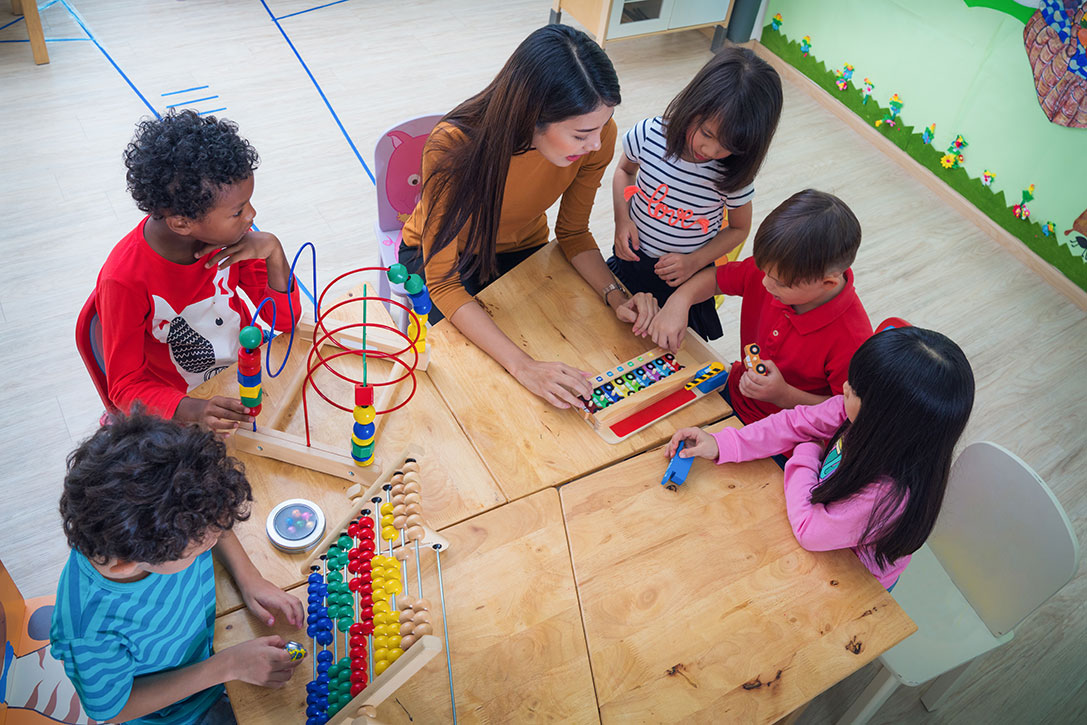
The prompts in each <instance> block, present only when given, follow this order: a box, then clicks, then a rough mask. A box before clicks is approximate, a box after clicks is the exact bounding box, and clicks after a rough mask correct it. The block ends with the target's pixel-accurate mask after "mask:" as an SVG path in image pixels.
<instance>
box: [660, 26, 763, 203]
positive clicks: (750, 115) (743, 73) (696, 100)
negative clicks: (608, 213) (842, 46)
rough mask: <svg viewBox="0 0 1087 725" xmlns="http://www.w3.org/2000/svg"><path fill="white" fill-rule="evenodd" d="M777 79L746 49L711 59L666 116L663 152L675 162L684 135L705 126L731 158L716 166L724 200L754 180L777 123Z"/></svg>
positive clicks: (727, 50) (684, 142)
mask: <svg viewBox="0 0 1087 725" xmlns="http://www.w3.org/2000/svg"><path fill="white" fill-rule="evenodd" d="M781 106H782V96H781V78H779V77H778V74H777V71H776V70H774V69H773V68H772V67H771V66H770V64H769V63H767V62H766V61H765V60H763V59H762V58H760V57H759V56H757V55H755V53H754V52H753V51H751V50H748V49H747V48H741V47H738V46H730V47H728V48H725V49H723V50H722V51H721V52H719V53H718V54H717V55H715V56H713V57H712V58H710V61H709V62H708V63H706V65H704V66H702V70H700V71H698V74H697V75H696V76H695V77H694V78H693V79H692V80H691V82H690V83H688V84H687V87H686V88H684V89H683V90H682V91H680V93H679V95H678V96H676V97H675V98H673V99H672V102H671V103H669V104H668V108H667V109H666V110H665V112H664V121H665V126H666V128H665V138H666V142H665V152H666V153H667V155H668V156H669V157H671V158H679V156H680V154H682V153H683V152H684V151H685V150H686V148H687V133H688V131H689V130H690V129H691V127H692V126H694V125H695V124H699V123H702V122H703V121H706V122H709V123H711V124H714V126H715V127H716V128H717V129H718V130H717V140H718V142H719V143H720V144H721V145H722V146H724V147H725V148H726V149H727V150H728V151H730V152H731V154H732V155H731V156H728V157H726V158H724V159H721V160H719V161H717V162H716V167H717V173H718V175H719V178H718V180H717V182H716V185H717V189H718V191H720V192H721V193H722V194H727V193H729V192H731V191H736V190H737V189H741V188H743V187H745V186H747V185H748V184H750V183H751V182H753V181H754V180H755V175H756V174H757V173H758V172H759V167H760V166H762V162H763V159H765V158H766V151H767V149H769V148H770V141H771V139H773V138H774V131H776V130H777V126H778V119H780V118H781Z"/></svg>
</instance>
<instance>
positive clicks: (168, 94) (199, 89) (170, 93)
mask: <svg viewBox="0 0 1087 725" xmlns="http://www.w3.org/2000/svg"><path fill="white" fill-rule="evenodd" d="M210 87H211V86H193V87H192V88H185V89H184V90H180V91H170V92H169V93H160V94H159V95H160V96H163V97H166V96H176V95H177V94H178V93H188V92H189V91H202V90H204V89H205V88H210Z"/></svg>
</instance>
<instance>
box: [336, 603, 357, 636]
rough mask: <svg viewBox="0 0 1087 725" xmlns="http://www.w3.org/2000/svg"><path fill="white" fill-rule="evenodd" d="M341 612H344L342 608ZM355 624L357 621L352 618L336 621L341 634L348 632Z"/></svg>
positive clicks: (341, 618) (342, 618)
mask: <svg viewBox="0 0 1087 725" xmlns="http://www.w3.org/2000/svg"><path fill="white" fill-rule="evenodd" d="M340 611H341V612H342V611H343V609H342V608H341V609H340ZM354 623H355V621H354V620H353V619H351V617H340V618H339V619H338V620H336V629H338V630H340V631H341V632H346V631H347V630H349V629H351V625H352V624H354Z"/></svg>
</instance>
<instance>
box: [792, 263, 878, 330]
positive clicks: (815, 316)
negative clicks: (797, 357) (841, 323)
mask: <svg viewBox="0 0 1087 725" xmlns="http://www.w3.org/2000/svg"><path fill="white" fill-rule="evenodd" d="M856 300H857V290H856V289H854V287H853V270H852V269H847V270H846V271H845V286H844V287H843V288H842V291H841V292H839V293H838V294H836V295H835V296H834V299H832V300H830V301H829V302H825V303H823V304H821V305H819V306H818V307H816V308H815V309H814V310H809V311H808V312H805V313H804V314H802V315H801V314H797V313H796V311H795V310H793V308H792V307H791V306H789V305H786V304H782V303H781V302H779V301H778V300H776V299H773V298H771V304H773V305H774V306H775V307H780V308H782V309H783V311H784V312H785V316H786V317H788V318H789V321H790V322H791V323H792V325H793V327H795V328H796V331H797V332H799V333H800V334H801V335H810V334H811V333H813V332H815V331H816V330H819V329H822V328H824V327H826V326H827V325H829V324H831V323H832V322H835V321H836V320H837V319H838V318H839V317H841V316H842V314H843V313H844V312H845V311H846V310H848V309H850V308H852V307H853V305H855V304H856Z"/></svg>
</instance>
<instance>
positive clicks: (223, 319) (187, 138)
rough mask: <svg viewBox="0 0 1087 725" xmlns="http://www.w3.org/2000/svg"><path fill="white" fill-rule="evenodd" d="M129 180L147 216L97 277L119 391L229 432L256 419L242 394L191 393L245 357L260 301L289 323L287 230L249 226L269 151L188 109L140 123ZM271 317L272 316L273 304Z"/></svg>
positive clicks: (119, 402)
mask: <svg viewBox="0 0 1087 725" xmlns="http://www.w3.org/2000/svg"><path fill="white" fill-rule="evenodd" d="M124 159H125V166H127V168H128V174H127V179H128V190H129V192H130V193H131V194H132V197H133V198H134V199H135V200H136V205H137V206H138V207H139V208H140V209H141V210H142V211H144V212H146V213H147V216H146V217H144V218H143V220H141V221H140V223H139V224H137V225H136V228H135V229H133V230H132V231H131V232H129V234H128V235H127V236H126V237H125V238H124V239H122V240H121V242H120V243H119V244H118V245H117V246H116V247H114V249H113V251H112V252H111V253H110V255H109V258H108V259H107V260H106V263H105V265H103V267H102V271H101V272H100V273H99V275H98V284H97V286H96V288H95V296H96V304H97V307H98V316H99V318H100V319H101V322H102V347H103V356H104V361H105V369H106V383H107V387H108V390H109V397H110V400H111V401H112V402H113V403H114V405H116V406H117V407H118V408H120V409H121V410H124V411H127V410H129V409H131V407H132V404H133V403H134V402H136V401H137V400H138V401H140V402H141V403H143V405H144V407H145V409H146V410H148V411H150V412H153V413H156V414H157V415H161V416H163V417H166V418H171V417H172V418H174V419H175V420H178V421H181V422H186V423H188V422H193V423H196V422H198V423H202V424H204V425H207V426H209V427H211V428H212V429H213V430H216V431H219V432H223V433H229V432H230V431H231V430H233V429H234V428H237V427H238V425H239V424H240V423H251V422H252V421H253V418H252V416H251V415H250V413H251V410H250V409H249V408H246V407H245V406H244V405H242V403H241V401H240V400H237V399H231V398H226V397H222V396H216V397H213V398H211V399H210V400H199V399H196V398H190V397H187V396H186V395H185V394H186V393H187V392H189V391H190V390H192V389H193V388H195V387H196V386H198V385H200V384H201V383H203V382H204V381H205V380H208V379H209V378H211V377H212V376H214V375H216V374H218V373H219V372H220V371H222V370H223V369H224V368H226V367H227V366H229V365H231V364H232V363H233V362H235V361H236V360H237V353H238V331H239V330H240V329H241V328H242V327H243V326H245V325H248V324H250V313H249V308H248V307H247V306H246V304H245V302H244V301H243V300H242V299H241V297H240V296H239V295H238V288H239V287H240V288H241V289H242V290H243V291H244V292H245V293H246V295H247V296H248V297H249V299H250V300H251V301H252V302H254V303H255V302H258V301H260V300H261V299H263V298H264V297H269V296H270V297H271V298H272V299H273V300H274V301H275V305H276V310H277V315H276V318H275V323H276V325H275V326H276V328H278V329H280V330H284V331H286V330H289V329H290V320H291V316H290V313H289V311H288V309H287V306H288V305H290V306H291V307H292V308H293V309H294V312H295V319H298V317H299V316H300V314H301V305H300V302H299V296H298V289H297V286H295V288H294V289H292V290H290V294H288V286H289V282H290V267H289V265H288V264H287V258H286V256H285V255H284V254H283V247H282V246H281V245H280V243H279V240H278V239H276V237H275V236H274V235H272V234H268V233H267V232H256V231H253V230H252V229H251V226H252V224H253V218H254V217H255V216H256V211H254V209H253V206H252V204H251V203H250V197H252V195H253V172H254V170H255V169H256V168H257V164H258V163H259V158H258V156H257V152H256V150H255V149H254V148H253V147H252V146H250V145H249V142H248V141H246V140H245V139H243V138H241V137H240V136H238V127H237V126H236V125H235V124H233V123H231V122H230V121H227V120H224V119H220V120H216V119H215V117H214V116H203V117H201V116H199V115H197V114H196V113H195V112H193V111H180V112H174V113H170V114H168V115H166V116H165V117H163V118H160V119H149V120H145V121H143V122H141V123H140V124H139V126H138V127H137V130H136V136H135V138H134V140H133V141H132V143H130V144H129V145H128V147H127V148H126V149H125V152H124ZM261 317H262V318H264V320H265V321H266V322H268V323H269V324H272V322H273V319H272V312H271V309H270V307H269V306H265V307H264V309H263V310H262V312H261Z"/></svg>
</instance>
